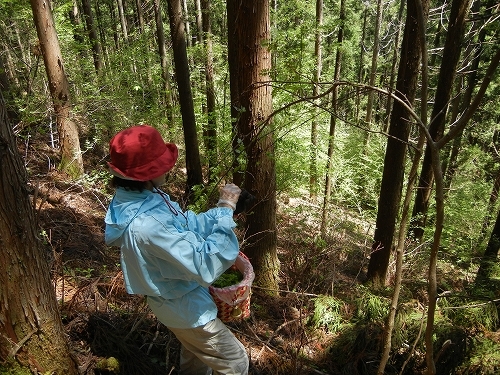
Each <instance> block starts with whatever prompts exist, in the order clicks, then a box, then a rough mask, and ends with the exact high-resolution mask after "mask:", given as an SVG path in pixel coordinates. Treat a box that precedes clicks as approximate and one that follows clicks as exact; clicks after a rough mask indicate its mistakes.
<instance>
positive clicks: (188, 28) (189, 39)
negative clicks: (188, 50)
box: [181, 0, 193, 47]
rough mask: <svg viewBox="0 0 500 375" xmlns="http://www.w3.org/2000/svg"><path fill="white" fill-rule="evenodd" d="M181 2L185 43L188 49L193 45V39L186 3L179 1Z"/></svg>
mask: <svg viewBox="0 0 500 375" xmlns="http://www.w3.org/2000/svg"><path fill="white" fill-rule="evenodd" d="M181 1H182V9H183V11H184V17H183V20H184V30H185V33H186V43H187V46H188V47H191V46H192V45H193V39H192V36H191V24H190V22H189V10H188V6H187V1H186V0H181Z"/></svg>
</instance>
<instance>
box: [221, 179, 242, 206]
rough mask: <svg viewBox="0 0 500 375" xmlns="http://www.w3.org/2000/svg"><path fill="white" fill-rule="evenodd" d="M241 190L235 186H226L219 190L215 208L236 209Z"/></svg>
mask: <svg viewBox="0 0 500 375" xmlns="http://www.w3.org/2000/svg"><path fill="white" fill-rule="evenodd" d="M240 193H241V189H240V188H239V187H238V186H236V185H235V184H226V185H225V186H223V187H221V188H220V189H219V194H220V195H219V201H218V202H217V207H229V208H232V209H233V210H235V209H236V203H237V202H238V198H239V197H240Z"/></svg>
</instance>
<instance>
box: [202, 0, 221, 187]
mask: <svg viewBox="0 0 500 375" xmlns="http://www.w3.org/2000/svg"><path fill="white" fill-rule="evenodd" d="M197 1H199V0H197ZM200 6H201V10H200V11H201V13H202V28H203V32H202V33H200V41H201V42H203V41H204V42H205V49H206V60H205V88H206V96H207V124H206V128H205V131H204V136H205V148H206V150H207V154H208V180H209V181H210V182H214V179H215V178H216V175H214V173H213V168H214V167H215V166H216V165H217V121H216V113H215V88H214V61H213V58H214V57H213V51H212V26H211V21H210V0H202V1H201V4H200ZM203 34H204V35H205V37H204V38H203V37H201V35H203Z"/></svg>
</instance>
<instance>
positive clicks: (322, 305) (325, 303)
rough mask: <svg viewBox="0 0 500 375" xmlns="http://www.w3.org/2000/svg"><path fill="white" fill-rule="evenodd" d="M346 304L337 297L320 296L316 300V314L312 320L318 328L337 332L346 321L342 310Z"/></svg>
mask: <svg viewBox="0 0 500 375" xmlns="http://www.w3.org/2000/svg"><path fill="white" fill-rule="evenodd" d="M343 306H344V303H343V302H342V301H341V300H339V299H336V298H335V297H329V296H320V297H318V298H316V299H315V300H314V314H313V316H312V318H311V320H312V324H313V325H314V327H316V328H320V327H325V328H326V329H328V330H329V331H330V332H337V331H338V330H339V329H340V328H341V326H342V322H343V321H344V319H343V317H342V308H343Z"/></svg>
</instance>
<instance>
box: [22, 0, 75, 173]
mask: <svg viewBox="0 0 500 375" xmlns="http://www.w3.org/2000/svg"><path fill="white" fill-rule="evenodd" d="M30 1H31V9H32V11H33V19H34V21H35V26H36V31H37V34H38V40H39V41H40V50H41V52H42V55H43V60H44V63H45V71H46V72H47V77H48V81H49V88H50V93H51V95H52V101H53V104H54V112H55V115H56V121H57V131H58V133H59V147H60V152H61V162H60V165H59V168H60V169H61V170H62V171H64V172H66V173H68V174H69V175H70V176H71V177H73V178H78V177H80V176H81V175H82V174H83V159H82V153H81V150H80V138H79V135H78V127H77V126H76V124H75V123H74V121H73V120H72V119H71V98H70V91H69V82H68V78H67V77H66V73H65V71H64V64H63V59H62V56H61V50H60V47H59V40H58V38H57V33H56V29H55V26H54V20H53V18H52V11H51V9H50V6H49V3H47V2H40V1H37V0H30Z"/></svg>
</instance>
